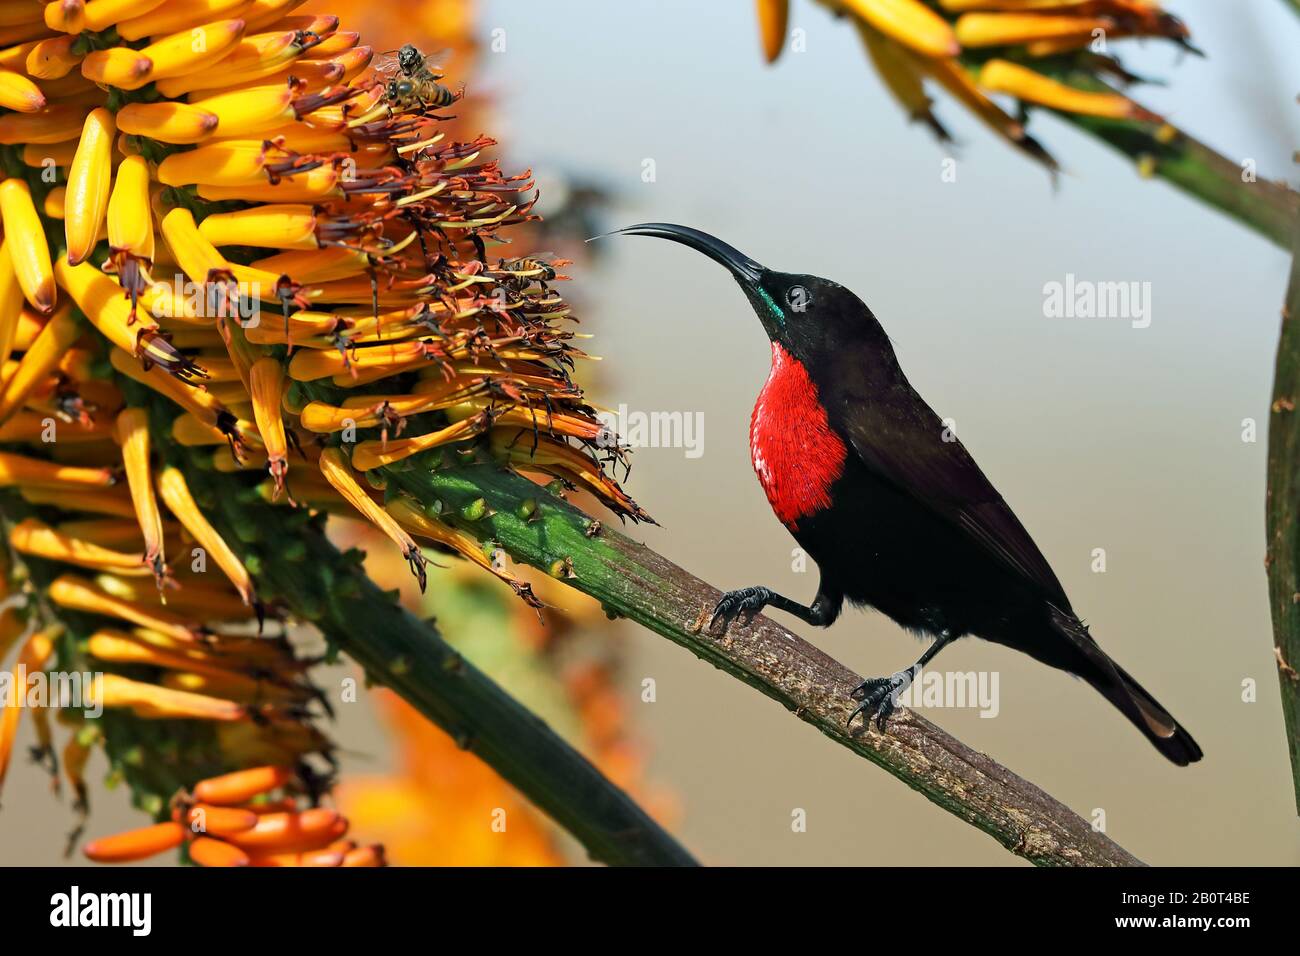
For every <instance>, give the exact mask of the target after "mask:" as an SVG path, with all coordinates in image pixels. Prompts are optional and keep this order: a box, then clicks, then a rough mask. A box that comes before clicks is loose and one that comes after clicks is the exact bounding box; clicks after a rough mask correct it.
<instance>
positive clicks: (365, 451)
mask: <svg viewBox="0 0 1300 956" xmlns="http://www.w3.org/2000/svg"><path fill="white" fill-rule="evenodd" d="M487 427H488V422H487V420H486V419H485V418H483V419H475V418H466V419H463V420H462V421H459V422H455V423H454V424H451V425H448V426H447V427H446V428H440V429H438V430H437V431H433V432H428V433H426V434H424V435H419V436H417V437H415V438H403V439H401V440H400V441H387V442H386V441H363V442H360V443H358V444H357V447H356V448H355V449H354V450H353V452H352V466H353V467H354V468H356V469H357V470H358V471H370V470H371V469H372V468H380V467H382V466H384V465H391V464H392V463H393V462H395V461H401V460H402V459H403V458H409V457H411V456H412V455H418V454H419V453H420V452H422V451H428V450H429V449H430V448H437V447H438V446H439V445H446V444H449V443H450V442H454V441H462V440H463V439H466V438H470V437H472V436H474V435H477V434H479V433H481V432H483V431H485V430H486V429H487Z"/></svg>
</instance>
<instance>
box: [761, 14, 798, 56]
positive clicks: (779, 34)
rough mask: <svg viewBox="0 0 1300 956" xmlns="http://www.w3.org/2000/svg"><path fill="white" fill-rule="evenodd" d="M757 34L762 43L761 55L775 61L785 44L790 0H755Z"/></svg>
mask: <svg viewBox="0 0 1300 956" xmlns="http://www.w3.org/2000/svg"><path fill="white" fill-rule="evenodd" d="M757 10H758V35H759V39H760V40H761V41H762V43H763V57H764V58H765V59H766V60H767V62H768V63H775V62H776V60H777V57H779V56H780V55H781V47H782V46H783V45H784V44H785V34H786V30H787V28H788V25H789V22H790V0H757Z"/></svg>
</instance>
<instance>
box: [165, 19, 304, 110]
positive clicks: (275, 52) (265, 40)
mask: <svg viewBox="0 0 1300 956" xmlns="http://www.w3.org/2000/svg"><path fill="white" fill-rule="evenodd" d="M302 52H303V42H302V37H301V36H300V35H299V34H298V32H297V31H295V30H286V31H279V32H273V33H259V34H255V35H253V36H245V37H244V39H243V40H241V41H240V42H239V43H238V44H237V45H236V46H235V49H234V51H233V52H231V53H230V54H228V55H227V56H226V57H225V58H224V59H223V60H222V61H221V62H220V63H218V64H216V65H215V66H210V67H208V68H207V69H206V70H200V71H198V72H197V73H190V74H187V75H186V76H178V77H173V78H171V79H166V80H160V81H159V82H158V86H157V89H158V92H160V93H162V95H163V96H168V97H175V96H182V95H184V94H186V93H193V92H195V91H200V90H216V89H230V88H232V87H236V86H242V85H244V84H246V83H253V82H255V81H257V80H264V79H266V78H267V77H270V76H274V75H276V74H277V73H279V72H280V71H281V70H282V69H284V68H285V67H287V66H289V65H290V64H291V63H293V62H294V61H295V60H296V59H298V58H299V57H300V56H301V55H302Z"/></svg>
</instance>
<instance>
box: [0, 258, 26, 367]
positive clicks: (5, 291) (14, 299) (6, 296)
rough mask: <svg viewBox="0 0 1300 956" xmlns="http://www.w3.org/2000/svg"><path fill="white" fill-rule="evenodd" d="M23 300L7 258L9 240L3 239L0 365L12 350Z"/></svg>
mask: <svg viewBox="0 0 1300 956" xmlns="http://www.w3.org/2000/svg"><path fill="white" fill-rule="evenodd" d="M24 301H25V300H24V299H23V289H22V286H21V285H19V284H18V276H17V275H16V274H15V273H14V266H13V262H12V260H11V259H10V258H9V241H8V240H4V241H3V242H0V366H3V365H4V364H5V362H8V361H9V353H10V352H11V351H13V347H14V339H15V337H16V335H17V333H18V323H19V319H20V317H21V316H22V312H23V302H24Z"/></svg>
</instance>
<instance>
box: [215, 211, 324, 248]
mask: <svg viewBox="0 0 1300 956" xmlns="http://www.w3.org/2000/svg"><path fill="white" fill-rule="evenodd" d="M199 232H200V233H201V234H202V235H203V238H205V239H207V240H208V242H210V243H212V244H213V245H214V246H238V245H245V246H262V247H266V248H270V249H318V248H319V247H320V243H319V242H317V240H316V214H315V213H314V212H313V211H312V207H311V206H306V205H301V204H268V205H264V206H255V207H254V208H252V209H241V210H239V211H238V212H221V213H216V214H214V215H211V216H208V217H207V218H206V219H204V220H203V222H202V223H200V224H199Z"/></svg>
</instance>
